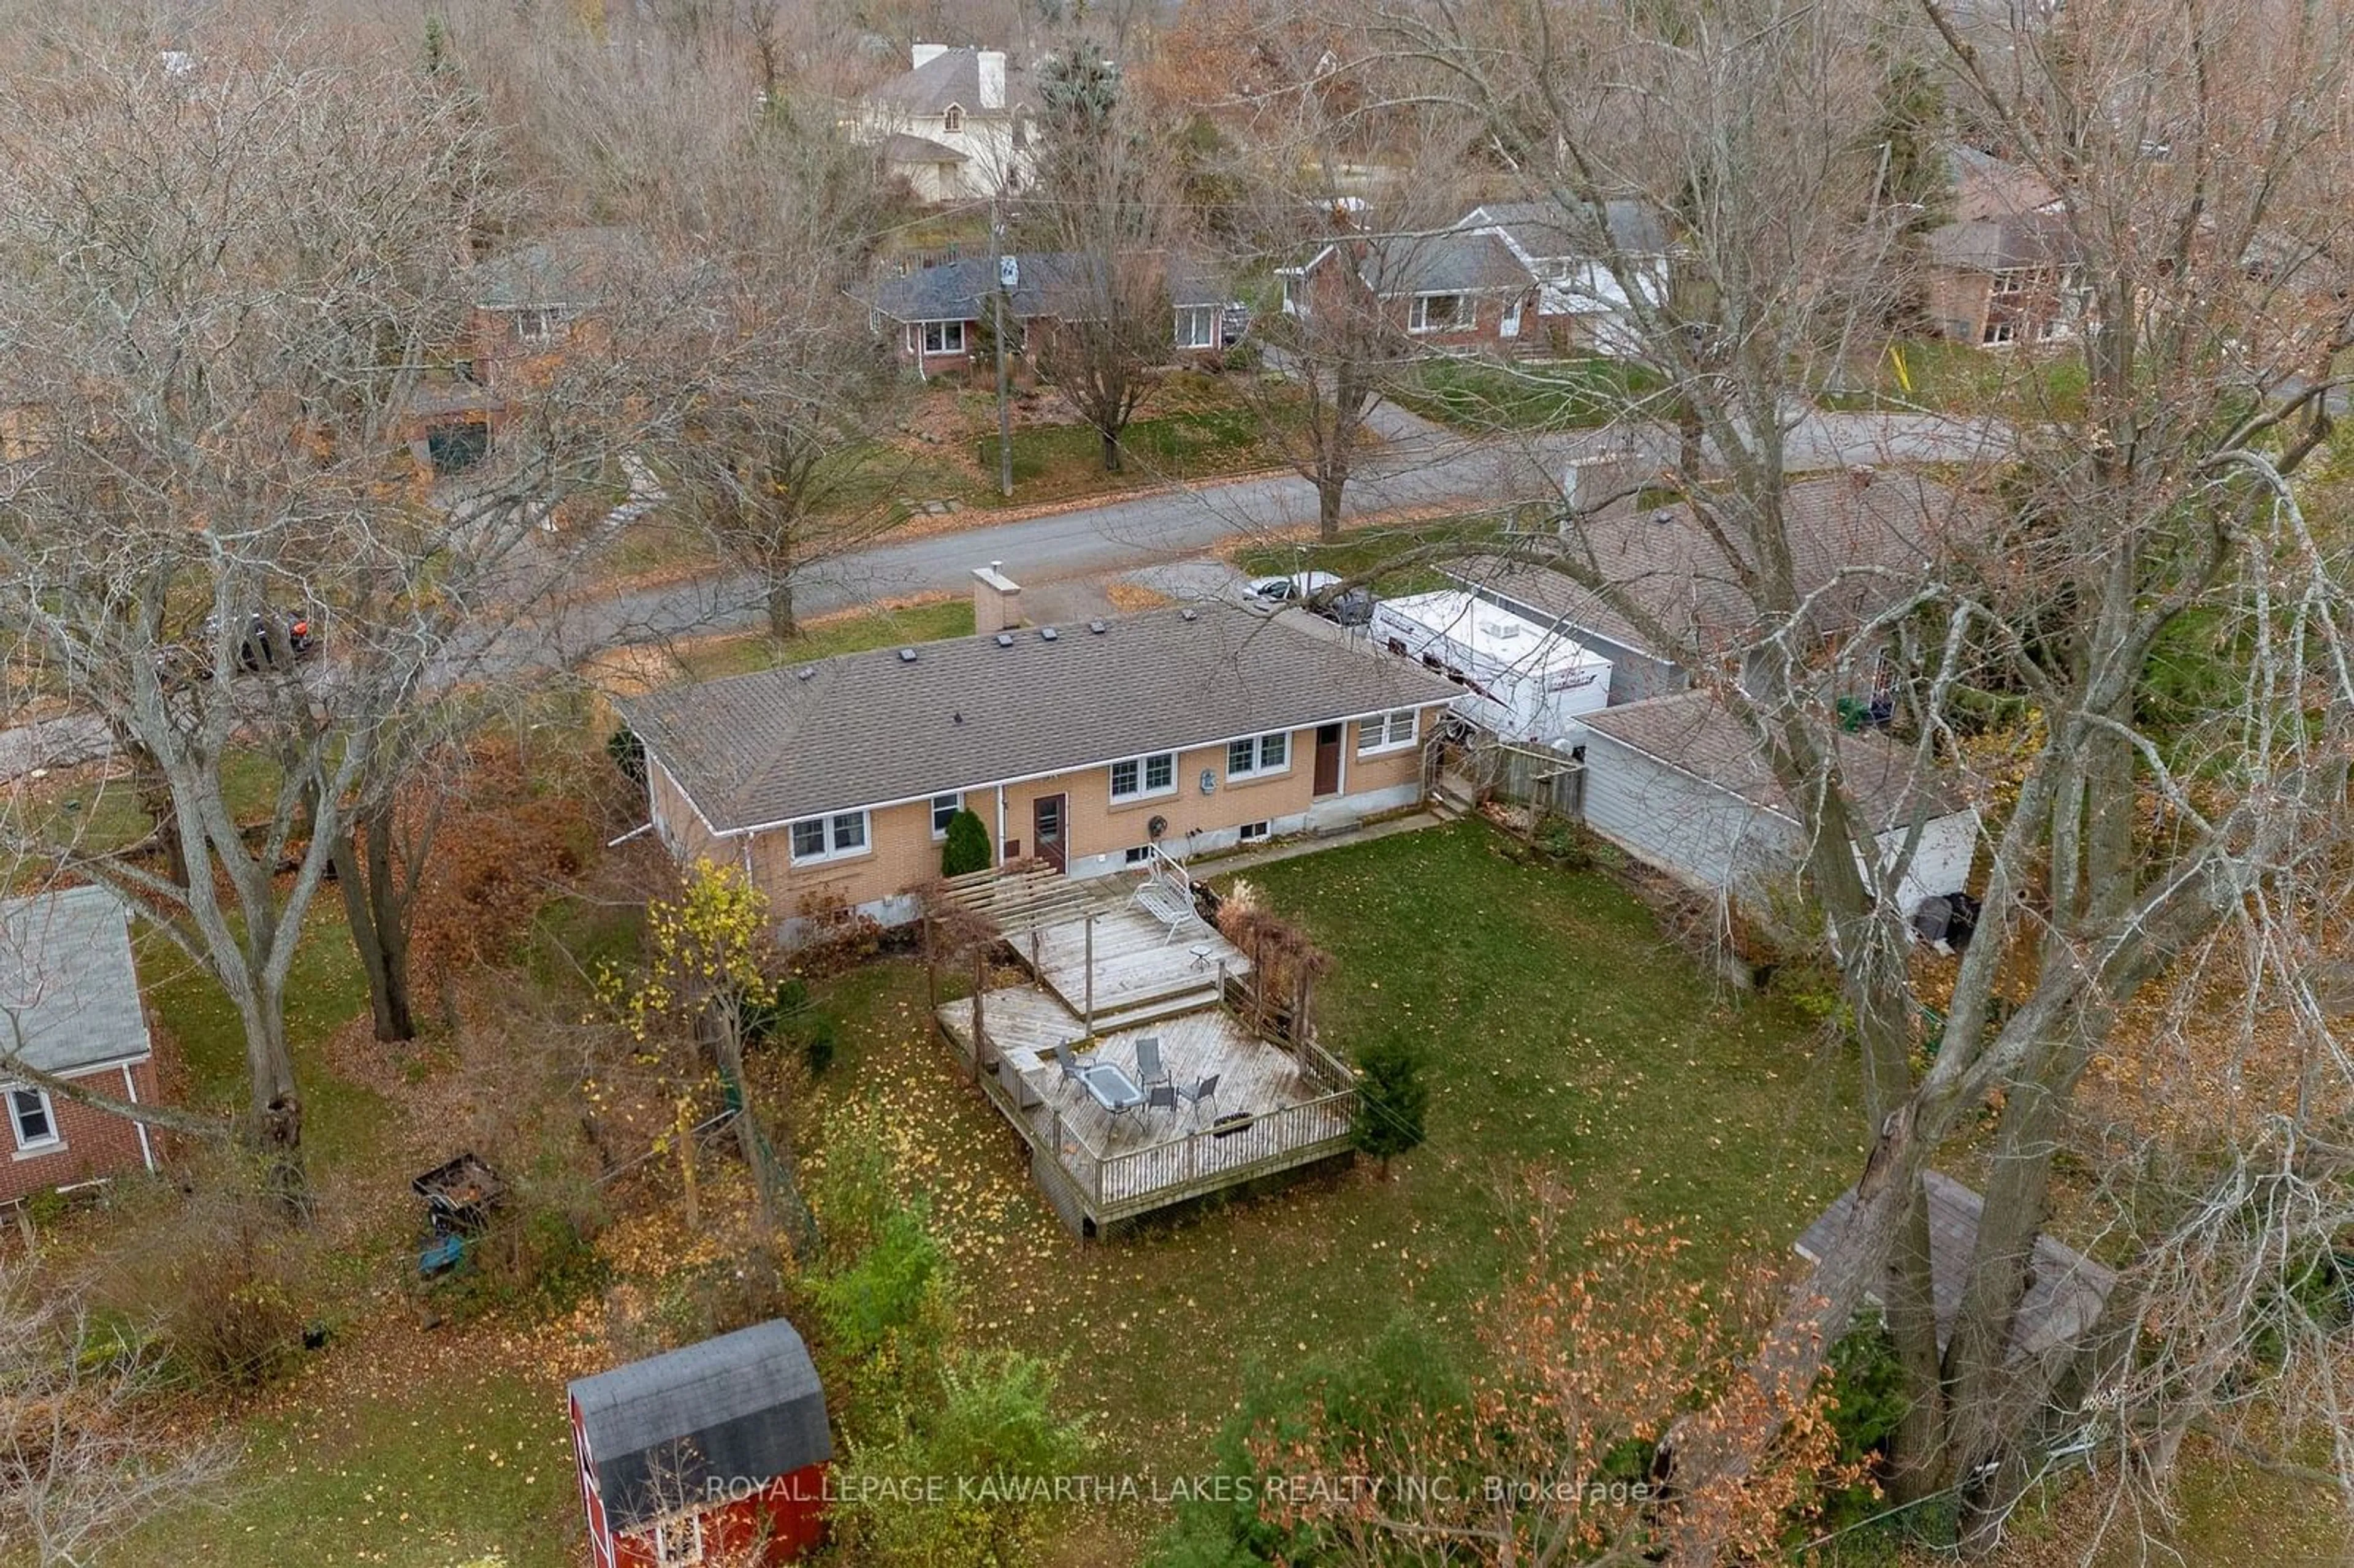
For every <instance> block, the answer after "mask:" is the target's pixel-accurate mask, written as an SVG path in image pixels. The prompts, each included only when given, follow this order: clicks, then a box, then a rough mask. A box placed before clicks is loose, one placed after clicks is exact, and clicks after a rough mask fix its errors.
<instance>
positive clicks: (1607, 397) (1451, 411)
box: [1389, 358, 1663, 435]
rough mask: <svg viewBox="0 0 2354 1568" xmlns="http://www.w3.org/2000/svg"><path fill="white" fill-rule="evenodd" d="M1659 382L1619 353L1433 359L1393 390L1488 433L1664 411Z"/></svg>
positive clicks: (1432, 412) (1445, 419)
mask: <svg viewBox="0 0 2354 1568" xmlns="http://www.w3.org/2000/svg"><path fill="white" fill-rule="evenodd" d="M1660 387H1661V383H1660V381H1659V377H1658V376H1655V375H1653V374H1652V373H1651V372H1649V371H1648V370H1645V369H1644V368H1642V367H1641V366H1636V365H1629V364H1627V363H1625V362H1624V361H1621V360H1616V359H1601V358H1594V359H1569V360H1563V361H1560V362H1558V363H1554V364H1549V365H1510V366H1506V365H1499V364H1496V363H1494V362H1492V361H1490V360H1484V359H1434V360H1432V361H1430V362H1428V363H1427V364H1426V365H1423V366H1418V367H1417V368H1416V371H1415V373H1414V375H1413V376H1411V377H1410V378H1409V379H1408V380H1407V382H1406V383H1405V385H1404V386H1402V387H1395V388H1394V389H1392V390H1391V392H1390V394H1389V396H1390V397H1392V398H1393V399H1394V401H1396V402H1397V403H1398V404H1399V405H1401V406H1402V407H1404V408H1409V409H1412V410H1413V411H1414V412H1415V413H1417V414H1420V415H1421V416H1422V417H1423V418H1426V419H1436V420H1437V421H1438V422H1439V423H1441V424H1443V425H1451V426H1453V427H1454V428H1455V429H1458V430H1464V431H1468V432H1469V433H1471V434H1474V435H1482V434H1490V433H1493V432H1496V431H1499V430H1512V431H1523V432H1526V431H1537V432H1542V431H1547V430H1576V429H1594V428H1595V427H1597V426H1601V425H1607V424H1609V423H1611V422H1612V421H1613V420H1617V419H1622V418H1628V415H1629V414H1630V413H1639V414H1640V416H1641V417H1643V418H1660V417H1661V416H1662V412H1663V410H1661V409H1659V408H1654V407H1651V406H1650V403H1651V402H1652V401H1654V400H1656V398H1657V395H1658V394H1659V390H1660ZM1638 405H1639V406H1640V407H1639V408H1638Z"/></svg>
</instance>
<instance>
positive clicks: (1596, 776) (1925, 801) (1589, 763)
mask: <svg viewBox="0 0 2354 1568" xmlns="http://www.w3.org/2000/svg"><path fill="white" fill-rule="evenodd" d="M1585 726H1586V731H1587V734H1586V742H1585V821H1586V824H1587V825H1588V826H1589V827H1591V828H1593V829H1594V831H1595V832H1597V833H1600V834H1601V835H1602V836H1603V837H1605V838H1606V839H1609V840H1611V841H1612V842H1616V843H1617V844H1618V845H1620V846H1621V847H1622V848H1624V849H1625V850H1626V851H1627V852H1628V853H1629V854H1632V855H1634V856H1635V857H1636V858H1637V859H1638V860H1640V861H1642V862H1643V863H1645V864H1647V865H1650V866H1653V867H1656V868H1657V869H1659V870H1660V871H1662V872H1665V873H1666V874H1669V875H1670V876H1672V877H1674V878H1676V879H1677V880H1678V881H1680V882H1683V883H1686V884H1689V885H1691V886H1693V887H1696V888H1699V889H1701V890H1702V891H1705V892H1709V893H1712V894H1730V895H1734V896H1741V895H1749V896H1752V897H1755V896H1756V895H1759V894H1760V893H1762V892H1764V891H1765V889H1766V888H1767V887H1768V886H1770V885H1773V884H1775V883H1777V882H1787V880H1788V879H1789V878H1790V877H1791V875H1792V874H1794V873H1795V872H1796V870H1797V866H1798V864H1799V863H1800V861H1801V860H1802V858H1803V857H1804V855H1805V853H1806V837H1805V832H1804V830H1803V829H1802V827H1801V826H1800V823H1799V819H1798V815H1797V812H1796V811H1795V810H1792V809H1791V806H1790V803H1789V801H1788V800H1787V798H1786V797H1785V796H1784V795H1783V792H1782V788H1781V786H1780V784H1778V783H1777V782H1776V780H1775V778H1774V775H1773V771H1772V769H1771V768H1768V767H1767V766H1766V763H1765V758H1764V757H1762V756H1761V755H1759V753H1758V750H1757V747H1756V745H1755V741H1754V739H1753V738H1752V736H1750V733H1749V731H1748V730H1747V729H1746V728H1745V727H1744V726H1743V725H1742V723H1741V721H1740V720H1739V719H1737V718H1735V717H1734V715H1732V714H1730V713H1728V712H1726V711H1725V709H1724V707H1723V705H1721V704H1720V703H1718V702H1717V700H1716V699H1715V698H1714V697H1713V696H1712V695H1711V694H1708V693H1706V692H1701V691H1693V692H1683V693H1680V694H1676V695H1674V696H1669V697H1653V698H1651V699H1649V700H1648V701H1645V702H1639V703H1629V704H1628V705H1625V706H1624V707H1615V708H1605V709H1603V710H1602V711H1601V712H1599V713H1596V714H1589V715H1586V716H1585ZM1836 739H1837V742H1838V746H1839V758H1840V771H1841V773H1842V775H1843V777H1844V779H1845V782H1846V785H1847V788H1848V791H1849V793H1850V797H1851V798H1852V799H1853V800H1855V802H1856V804H1857V806H1858V807H1859V808H1860V809H1861V810H1862V811H1863V812H1864V813H1865V814H1866V815H1867V816H1868V817H1869V818H1870V820H1871V821H1872V822H1873V824H1874V825H1875V826H1877V827H1879V828H1880V829H1881V830H1882V832H1881V835H1880V842H1881V845H1882V851H1883V853H1887V854H1891V855H1893V854H1894V853H1897V852H1898V851H1900V850H1901V849H1902V848H1903V844H1904V840H1905V835H1906V834H1907V832H1909V831H1910V830H1911V827H1912V822H1913V819H1914V813H1915V811H1916V810H1917V811H1921V812H1923V813H1925V817H1926V821H1925V823H1924V825H1923V828H1922V831H1921V840H1920V843H1919V845H1918V846H1917V847H1916V849H1915V850H1914V860H1913V863H1912V864H1911V865H1910V866H1909V867H1907V868H1906V871H1905V874H1904V878H1903V885H1902V886H1901V888H1900V890H1899V898H1900V900H1901V908H1902V910H1903V914H1904V915H1905V916H1908V917H1909V916H1911V915H1912V913H1913V912H1914V910H1915V909H1917V908H1919V907H1920V906H1921V903H1922V901H1923V900H1924V899H1926V898H1930V897H1935V896H1938V895H1946V894H1953V893H1959V892H1962V891H1963V889H1964V885H1965V884H1966V883H1967V882H1968V880H1969V874H1970V864H1971V861H1972V859H1973V858H1974V856H1975V855H1976V853H1977V850H1978V812H1977V810H1975V809H1974V808H1972V807H1971V806H1969V805H1968V804H1967V802H1965V801H1964V800H1963V799H1962V797H1961V792H1960V790H1959V789H1957V788H1956V784H1955V781H1954V779H1952V778H1951V776H1950V775H1948V774H1946V773H1944V772H1942V771H1940V772H1938V773H1936V774H1933V775H1931V776H1929V777H1926V778H1923V777H1918V776H1916V768H1915V762H1916V759H1915V758H1914V755H1913V752H1912V751H1911V749H1910V748H1909V747H1903V746H1900V745H1898V744H1897V743H1896V742H1894V741H1892V740H1890V739H1889V738H1888V737H1887V736H1883V735H1880V734H1877V733H1874V732H1872V731H1870V730H1865V731H1861V732H1859V733H1855V734H1840V735H1839V736H1836Z"/></svg>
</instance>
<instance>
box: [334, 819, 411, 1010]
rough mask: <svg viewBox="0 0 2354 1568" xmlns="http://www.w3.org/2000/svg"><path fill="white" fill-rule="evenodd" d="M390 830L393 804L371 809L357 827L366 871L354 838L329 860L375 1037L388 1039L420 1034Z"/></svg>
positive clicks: (405, 900)
mask: <svg viewBox="0 0 2354 1568" xmlns="http://www.w3.org/2000/svg"><path fill="white" fill-rule="evenodd" d="M392 834H393V824H392V817H391V809H390V808H389V807H386V808H384V809H381V810H376V811H372V812H370V813H369V814H368V816H367V818H366V821H363V822H362V823H361V824H360V825H359V826H358V827H357V828H355V830H354V835H355V837H356V838H357V839H359V840H360V841H361V842H363V843H365V844H366V874H365V875H363V874H362V863H361V858H360V856H359V854H358V853H355V849H354V847H353V844H352V842H351V841H350V840H345V839H338V840H337V841H336V843H335V847H334V851H333V853H332V858H331V860H330V864H332V865H333V866H334V874H335V886H336V888H337V889H338V890H339V891H340V892H341V893H342V894H343V898H344V924H345V927H346V928H348V929H349V930H350V932H351V937H352V948H353V950H354V951H355V952H356V953H358V954H359V959H360V970H361V972H362V973H363V974H364V975H366V978H367V988H368V1008H369V1011H370V1012H372V1013H373V1014H374V1015H375V1024H376V1038H377V1039H378V1040H380V1041H383V1042H385V1043H387V1044H392V1043H395V1042H398V1041H403V1040H414V1039H416V1038H417V1018H416V1012H415V1010H414V1009H413V1008H412V1007H411V1005H410V1002H409V986H408V895H407V893H406V892H405V891H404V890H403V889H401V888H400V887H399V886H398V885H397V884H396V882H395V880H394V871H393V853H392ZM413 875H414V873H413V872H412V876H413Z"/></svg>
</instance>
